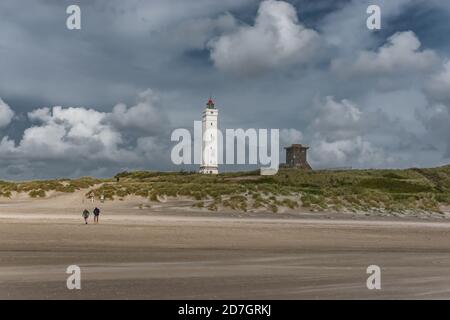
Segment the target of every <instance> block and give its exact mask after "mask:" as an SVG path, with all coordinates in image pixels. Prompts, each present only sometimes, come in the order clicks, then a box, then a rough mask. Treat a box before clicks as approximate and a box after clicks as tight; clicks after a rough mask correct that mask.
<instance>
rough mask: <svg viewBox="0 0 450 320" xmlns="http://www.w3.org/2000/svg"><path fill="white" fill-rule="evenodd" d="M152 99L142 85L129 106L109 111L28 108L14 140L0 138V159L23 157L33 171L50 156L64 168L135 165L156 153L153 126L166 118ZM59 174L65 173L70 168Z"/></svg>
mask: <svg viewBox="0 0 450 320" xmlns="http://www.w3.org/2000/svg"><path fill="white" fill-rule="evenodd" d="M155 100H157V97H156V95H155V94H154V93H153V92H152V91H150V90H147V91H145V92H144V93H142V94H141V95H140V96H139V99H138V103H137V104H136V105H135V106H132V107H130V108H128V107H126V106H125V105H116V106H115V107H114V108H113V110H112V111H111V112H100V111H97V110H95V109H89V108H83V107H68V108H64V107H61V106H56V107H53V108H48V107H45V108H40V109H36V110H33V111H31V112H29V113H28V119H29V121H30V122H31V126H30V127H29V128H27V129H25V130H24V133H23V136H22V138H21V139H20V141H19V142H18V143H15V141H13V140H12V139H10V138H9V137H7V136H6V137H3V138H2V140H1V141H0V155H1V156H0V162H1V163H3V164H6V166H16V167H17V164H19V163H20V162H27V164H26V165H24V166H25V167H28V170H31V171H33V169H36V165H37V164H39V163H40V161H48V164H50V163H51V162H55V161H56V162H58V164H59V165H64V164H66V165H67V164H69V163H71V165H70V166H69V165H67V170H75V171H76V170H77V169H79V168H84V169H87V168H89V169H91V170H93V169H95V170H97V169H98V167H103V168H104V169H105V168H107V167H108V166H127V165H139V164H142V163H145V161H148V160H149V159H153V158H159V157H160V155H161V153H162V148H163V147H161V138H162V136H163V134H164V133H165V130H164V131H163V132H162V131H160V130H159V128H161V127H162V126H167V125H168V123H167V121H168V120H167V117H166V116H165V114H164V113H163V112H162V111H161V110H157V108H156V107H155V106H154V104H153V103H154V101H155ZM163 121H166V123H162V122H163ZM136 130H137V131H138V132H136ZM155 152H156V153H157V154H156V155H155ZM63 171H64V170H63ZM20 172H22V171H20ZM28 174H37V172H31V173H30V172H28ZM65 174H66V175H69V176H71V172H70V171H69V172H67V171H66V172H65Z"/></svg>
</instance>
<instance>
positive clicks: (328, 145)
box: [310, 136, 388, 168]
mask: <svg viewBox="0 0 450 320" xmlns="http://www.w3.org/2000/svg"><path fill="white" fill-rule="evenodd" d="M310 154H311V159H312V163H313V164H315V165H317V166H319V167H323V168H333V167H351V166H353V165H357V166H361V165H364V164H366V163H371V165H372V166H376V165H377V164H382V163H386V162H387V161H386V160H388V159H386V157H385V155H384V152H383V150H382V149H379V148H376V147H375V146H373V144H372V143H371V142H369V141H366V140H364V139H363V137H360V136H358V137H354V138H351V139H343V140H336V141H331V142H329V141H325V140H322V141H318V142H317V143H315V144H314V148H313V149H312V150H311V153H310Z"/></svg>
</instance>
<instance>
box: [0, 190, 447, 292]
mask: <svg viewBox="0 0 450 320" xmlns="http://www.w3.org/2000/svg"><path fill="white" fill-rule="evenodd" d="M138 202H139V201H138V200H136V199H135V200H127V201H114V202H109V203H105V204H99V203H95V204H91V203H89V202H88V201H87V200H80V195H79V194H73V195H65V196H55V197H54V198H50V199H46V200H31V199H26V198H16V199H14V200H4V201H0V299H442V298H447V299H450V223H449V222H445V220H443V221H435V220H430V221H420V220H417V219H416V220H409V219H400V218H397V219H381V218H376V219H369V218H365V217H359V216H338V215H336V216H330V215H320V214H302V215H299V216H292V215H277V214H272V215H260V216H258V215H241V216H239V215H236V214H234V215H233V214H226V213H217V214H208V213H198V212H197V213H196V212H190V211H189V210H184V211H183V210H181V211H180V210H175V209H174V210H173V211H171V210H170V208H165V209H164V210H161V208H159V209H158V208H156V207H155V208H149V209H139V208H138ZM93 205H99V206H101V208H102V209H103V210H102V211H103V212H102V215H101V218H100V222H101V223H100V224H99V225H93V224H89V225H83V223H82V218H81V211H82V209H83V208H82V207H87V208H89V209H90V210H92V208H91V207H93ZM90 221H91V223H92V216H91V218H90ZM69 265H78V266H80V268H81V286H82V288H81V290H68V289H67V287H66V279H67V277H68V276H69V275H68V274H66V268H67V267H68V266H69ZM369 265H378V266H380V268H381V272H382V273H381V284H382V289H381V290H368V289H367V287H366V280H367V277H368V276H369V275H368V274H367V273H366V269H367V267H368V266H369Z"/></svg>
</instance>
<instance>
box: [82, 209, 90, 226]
mask: <svg viewBox="0 0 450 320" xmlns="http://www.w3.org/2000/svg"><path fill="white" fill-rule="evenodd" d="M89 214H90V213H89V210H88V209H84V211H83V218H84V223H85V224H88V218H89Z"/></svg>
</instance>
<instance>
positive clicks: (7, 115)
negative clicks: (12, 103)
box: [0, 98, 14, 128]
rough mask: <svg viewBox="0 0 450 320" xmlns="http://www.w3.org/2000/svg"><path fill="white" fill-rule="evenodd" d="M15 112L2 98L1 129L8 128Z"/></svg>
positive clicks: (0, 107) (0, 102)
mask: <svg viewBox="0 0 450 320" xmlns="http://www.w3.org/2000/svg"><path fill="white" fill-rule="evenodd" d="M13 117H14V112H13V111H12V110H11V108H10V107H9V106H8V105H7V104H6V103H5V102H4V101H3V100H2V99H1V98H0V128H3V127H6V126H7V125H9V124H10V122H11V120H12V118H13Z"/></svg>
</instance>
